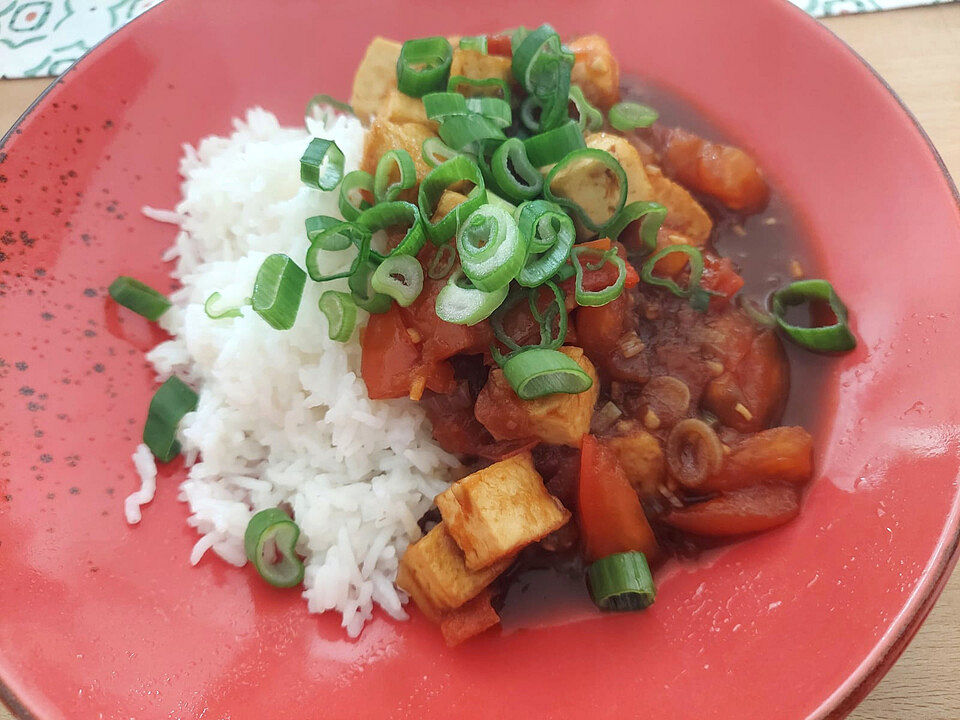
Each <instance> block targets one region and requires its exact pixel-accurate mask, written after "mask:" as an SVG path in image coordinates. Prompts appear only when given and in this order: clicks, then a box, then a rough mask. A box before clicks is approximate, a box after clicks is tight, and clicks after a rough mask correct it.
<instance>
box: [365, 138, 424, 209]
mask: <svg viewBox="0 0 960 720" xmlns="http://www.w3.org/2000/svg"><path fill="white" fill-rule="evenodd" d="M394 168H396V170H397V175H398V176H399V177H398V179H397V181H396V182H393V183H391V182H390V178H391V176H392V175H393V170H394ZM416 184H417V168H416V167H415V166H414V164H413V158H412V157H410V153H408V152H407V151H406V150H404V149H402V148H395V149H393V150H388V151H387V152H385V153H384V154H383V155H381V156H380V160H379V162H377V169H376V172H375V173H374V175H373V196H374V198H376V201H377V202H378V203H381V202H389V201H391V200H396V198H397V195H399V194H400V193H401V192H403V191H404V190H409V189H410V188H412V187H413V186H414V185H416Z"/></svg>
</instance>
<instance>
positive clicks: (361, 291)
mask: <svg viewBox="0 0 960 720" xmlns="http://www.w3.org/2000/svg"><path fill="white" fill-rule="evenodd" d="M376 269H377V264H376V263H375V262H373V261H372V260H367V261H366V262H365V263H363V264H361V265H360V267H359V268H357V271H356V272H355V273H354V274H353V275H351V276H350V277H349V278H347V285H348V286H349V287H350V295H351V296H352V297H353V300H354V302H355V303H356V304H357V307H360V308H363V309H364V310H366V311H367V312H368V313H372V314H374V315H377V314H379V313H385V312H386V311H387V310H389V309H390V303H391V300H390V296H389V295H381V294H380V293H378V292H377V291H376V290H374V289H373V286H372V284H371V281H372V279H373V273H374V272H375V271H376Z"/></svg>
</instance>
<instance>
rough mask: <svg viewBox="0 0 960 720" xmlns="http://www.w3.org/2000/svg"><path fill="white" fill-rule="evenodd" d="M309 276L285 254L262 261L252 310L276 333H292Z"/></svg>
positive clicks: (254, 290)
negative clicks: (275, 330)
mask: <svg viewBox="0 0 960 720" xmlns="http://www.w3.org/2000/svg"><path fill="white" fill-rule="evenodd" d="M306 282H307V274H306V273H305V272H304V271H303V270H302V269H301V268H300V266H299V265H297V264H296V263H295V262H294V261H293V260H291V259H290V258H289V257H287V256H286V255H283V254H282V253H275V254H273V255H270V256H269V257H268V258H267V259H266V260H264V261H263V265H261V266H260V270H259V271H258V272H257V280H256V282H255V283H254V285H253V297H252V304H253V310H254V312H256V313H257V314H258V315H259V316H260V317H262V318H263V319H264V320H266V321H267V322H268V323H269V324H270V325H271V327H273V328H275V329H277V330H289V329H290V328H292V327H293V323H294V322H296V319H297V311H298V310H299V309H300V299H301V297H302V296H303V286H304V285H305V284H306Z"/></svg>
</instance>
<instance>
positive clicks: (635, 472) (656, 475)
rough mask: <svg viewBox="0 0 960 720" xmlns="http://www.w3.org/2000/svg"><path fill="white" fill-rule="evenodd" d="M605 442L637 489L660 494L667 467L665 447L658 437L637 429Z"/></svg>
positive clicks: (646, 492)
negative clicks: (658, 490)
mask: <svg viewBox="0 0 960 720" xmlns="http://www.w3.org/2000/svg"><path fill="white" fill-rule="evenodd" d="M603 444H604V445H606V446H607V447H608V448H610V449H611V450H612V451H613V454H614V455H616V456H617V460H619V461H620V465H621V467H623V470H624V472H625V473H626V474H627V479H628V480H629V481H630V484H631V485H632V486H633V488H634V490H636V491H637V492H639V493H640V494H641V495H654V494H656V492H657V487H658V486H659V485H660V483H661V482H662V481H663V478H664V473H665V470H666V464H665V461H664V459H663V448H662V447H661V445H660V441H659V440H657V438H655V437H654V436H653V435H651V434H650V433H648V432H647V431H646V430H641V429H639V428H637V429H635V430H632V431H630V432H627V433H625V434H623V435H617V436H616V437H611V438H604V440H603Z"/></svg>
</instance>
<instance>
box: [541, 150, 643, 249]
mask: <svg viewBox="0 0 960 720" xmlns="http://www.w3.org/2000/svg"><path fill="white" fill-rule="evenodd" d="M547 171H548V168H542V169H541V172H547ZM550 190H551V191H552V192H553V194H554V195H558V196H561V197H565V198H569V199H570V200H571V201H573V202H575V203H576V204H577V205H579V206H580V207H581V208H583V211H584V212H585V213H586V214H587V217H589V218H590V220H591V221H592V222H593V223H594V224H596V225H602V224H603V223H605V222H606V221H607V220H609V219H610V218H611V217H612V216H613V214H614V212H615V211H616V209H617V201H618V200H619V199H620V180H619V179H618V178H617V176H616V175H614V174H613V171H612V170H610V169H609V168H608V167H607V166H606V165H603V164H601V163H600V162H598V161H596V160H593V159H590V158H582V159H580V160H575V161H574V162H571V163H567V165H565V166H564V167H563V168H561V169H560V170H559V171H558V172H557V174H556V175H554V176H553V180H552V181H551V183H550ZM628 192H629V182H628ZM576 225H577V237H578V238H579V239H581V240H583V239H585V238H589V237H592V236H593V235H594V234H595V233H594V232H593V231H591V230H589V229H588V228H587V227H586V226H585V225H583V223H581V222H580V220H579V218H578V219H577V220H576Z"/></svg>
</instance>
